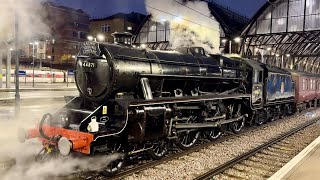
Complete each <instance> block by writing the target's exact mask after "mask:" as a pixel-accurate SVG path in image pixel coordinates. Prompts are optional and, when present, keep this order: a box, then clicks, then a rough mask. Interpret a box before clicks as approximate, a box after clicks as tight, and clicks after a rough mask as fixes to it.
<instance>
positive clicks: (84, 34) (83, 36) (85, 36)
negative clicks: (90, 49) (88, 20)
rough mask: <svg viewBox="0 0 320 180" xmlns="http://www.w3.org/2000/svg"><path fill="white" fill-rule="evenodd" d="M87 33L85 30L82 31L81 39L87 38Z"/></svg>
mask: <svg viewBox="0 0 320 180" xmlns="http://www.w3.org/2000/svg"><path fill="white" fill-rule="evenodd" d="M87 35H88V34H87V33H85V32H80V39H87Z"/></svg>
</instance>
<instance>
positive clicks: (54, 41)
mask: <svg viewBox="0 0 320 180" xmlns="http://www.w3.org/2000/svg"><path fill="white" fill-rule="evenodd" d="M55 43H56V40H55V39H54V38H53V39H52V41H51V56H50V58H51V60H50V74H51V83H53V76H52V62H53V61H54V44H55Z"/></svg>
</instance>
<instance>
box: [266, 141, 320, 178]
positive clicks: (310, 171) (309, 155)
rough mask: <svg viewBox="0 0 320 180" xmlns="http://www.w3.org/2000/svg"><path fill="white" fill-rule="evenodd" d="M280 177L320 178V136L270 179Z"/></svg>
mask: <svg viewBox="0 0 320 180" xmlns="http://www.w3.org/2000/svg"><path fill="white" fill-rule="evenodd" d="M280 179H283V180H311V179H312V180H314V179H320V136H319V137H318V138H317V139H315V140H314V141H313V142H312V143H310V144H309V145H308V146H307V147H306V148H305V149H303V150H302V151H301V152H300V153H299V154H298V155H297V156H295V157H294V158H293V159H292V160H291V161H289V162H288V163H287V164H286V165H285V166H283V167H282V168H281V169H280V170H279V171H278V172H276V173H275V174H274V175H273V176H271V177H270V178H269V180H280Z"/></svg>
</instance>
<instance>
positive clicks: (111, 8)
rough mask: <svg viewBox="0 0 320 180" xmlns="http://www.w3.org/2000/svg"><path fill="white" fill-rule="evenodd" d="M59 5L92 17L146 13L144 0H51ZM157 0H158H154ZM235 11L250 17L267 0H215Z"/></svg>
mask: <svg viewBox="0 0 320 180" xmlns="http://www.w3.org/2000/svg"><path fill="white" fill-rule="evenodd" d="M52 1H54V2H57V3H58V4H60V5H64V6H69V7H73V8H78V9H83V10H84V11H86V12H87V13H89V15H90V16H91V17H93V18H102V17H107V16H110V15H113V14H115V13H119V12H123V13H130V12H132V11H134V12H140V13H144V14H145V13H146V10H145V7H144V0H52ZM155 1H159V0H155ZM215 1H216V2H218V3H219V4H222V5H224V6H227V7H229V8H230V9H232V10H235V11H236V12H238V13H240V14H242V15H245V16H247V17H249V18H250V17H252V16H253V15H254V14H255V13H256V11H257V10H258V9H259V8H260V7H261V6H262V5H263V4H264V3H265V2H267V0H215Z"/></svg>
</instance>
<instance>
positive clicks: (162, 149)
mask: <svg viewBox="0 0 320 180" xmlns="http://www.w3.org/2000/svg"><path fill="white" fill-rule="evenodd" d="M148 153H149V154H150V156H151V157H152V158H153V159H156V160H158V159H161V158H163V157H164V156H165V155H166V154H167V153H168V144H167V142H166V141H165V140H161V141H158V142H156V143H155V144H154V145H153V147H152V149H150V150H148Z"/></svg>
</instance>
